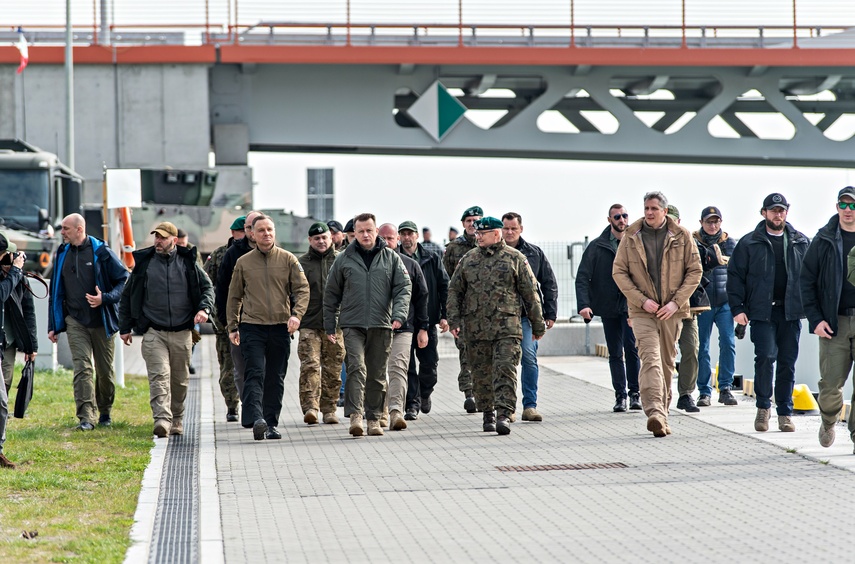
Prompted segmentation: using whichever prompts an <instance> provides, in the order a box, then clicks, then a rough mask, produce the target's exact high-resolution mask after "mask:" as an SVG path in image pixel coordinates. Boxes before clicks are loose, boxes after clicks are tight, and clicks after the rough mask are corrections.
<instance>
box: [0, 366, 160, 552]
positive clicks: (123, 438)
mask: <svg viewBox="0 0 855 564" xmlns="http://www.w3.org/2000/svg"><path fill="white" fill-rule="evenodd" d="M20 372H21V366H20V365H18V366H17V367H16V371H15V380H14V382H13V383H12V389H11V390H10V391H9V395H10V396H11V397H10V399H9V403H10V405H9V425H8V428H7V432H6V444H5V446H4V449H3V451H4V453H5V454H6V456H7V457H8V458H9V459H10V460H11V461H12V462H15V463H16V464H17V465H18V468H17V469H15V470H8V469H3V468H0V562H15V563H18V562H22V563H23V562H92V563H96V562H97V563H108V562H122V560H123V559H124V556H125V551H126V550H127V548H128V546H129V545H130V538H129V535H130V530H131V525H132V524H133V518H134V511H136V506H137V498H138V497H139V493H140V485H141V481H142V476H143V472H144V471H145V468H146V466H147V465H148V463H149V460H150V456H149V452H150V450H151V448H152V419H151V409H150V408H149V403H148V380H147V379H146V378H145V377H139V376H126V377H125V388H119V387H117V388H116V401H115V404H114V406H113V412H112V418H113V425H112V427H98V426H96V427H95V430H94V431H88V432H82V431H77V430H75V427H76V425H77V418H76V416H75V404H74V393H73V388H72V374H71V372H69V371H68V370H57V371H56V372H41V371H40V372H36V377H35V391H34V393H33V399H32V401H31V402H30V407H29V409H28V410H27V416H26V417H25V418H24V419H14V418H12V416H11V414H12V405H13V404H14V401H15V400H14V397H15V393H16V391H17V389H16V386H17V384H18V378H19V376H20ZM24 531H37V532H38V536H37V537H36V538H34V539H31V540H28V539H24V538H22V533H23V532H24Z"/></svg>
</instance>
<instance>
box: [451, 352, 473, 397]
mask: <svg viewBox="0 0 855 564" xmlns="http://www.w3.org/2000/svg"><path fill="white" fill-rule="evenodd" d="M454 345H455V346H456V347H457V356H458V358H459V359H460V373H459V374H458V375H457V389H458V390H460V391H461V392H464V393H466V394H467V395H468V393H469V392H471V391H472V372H471V371H470V370H469V364H470V363H469V358H468V355H467V354H466V345H465V344H464V343H463V339H458V338H455V339H454Z"/></svg>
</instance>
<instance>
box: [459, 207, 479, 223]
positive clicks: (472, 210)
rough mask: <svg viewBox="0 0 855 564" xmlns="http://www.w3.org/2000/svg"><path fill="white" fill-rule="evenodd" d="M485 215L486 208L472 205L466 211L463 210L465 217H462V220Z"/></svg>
mask: <svg viewBox="0 0 855 564" xmlns="http://www.w3.org/2000/svg"><path fill="white" fill-rule="evenodd" d="M483 215H484V210H482V209H481V206H472V207H471V208H469V209H468V210H466V211H465V212H463V217H461V218H460V221H463V220H465V219H466V218H467V217H473V216H478V217H482V216H483Z"/></svg>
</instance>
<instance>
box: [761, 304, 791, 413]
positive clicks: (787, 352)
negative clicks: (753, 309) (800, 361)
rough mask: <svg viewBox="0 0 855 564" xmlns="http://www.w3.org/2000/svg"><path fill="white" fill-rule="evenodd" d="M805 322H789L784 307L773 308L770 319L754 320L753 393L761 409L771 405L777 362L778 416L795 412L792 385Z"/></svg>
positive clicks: (776, 390) (776, 400)
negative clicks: (800, 336)
mask: <svg viewBox="0 0 855 564" xmlns="http://www.w3.org/2000/svg"><path fill="white" fill-rule="evenodd" d="M801 330H802V322H801V321H799V320H795V321H787V320H786V318H785V317H784V308H782V307H773V308H772V318H771V320H769V321H752V322H751V342H752V343H754V393H755V394H756V395H757V402H756V406H757V408H758V409H769V408H771V407H772V365H773V364H775V365H776V366H775V403H776V404H777V409H776V411H777V412H778V415H792V414H793V386H794V385H795V382H796V359H797V358H798V357H799V334H800V333H801Z"/></svg>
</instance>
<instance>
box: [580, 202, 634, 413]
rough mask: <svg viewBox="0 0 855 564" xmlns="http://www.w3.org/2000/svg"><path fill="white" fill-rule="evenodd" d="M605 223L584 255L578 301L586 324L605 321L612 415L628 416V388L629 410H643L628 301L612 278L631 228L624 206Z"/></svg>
mask: <svg viewBox="0 0 855 564" xmlns="http://www.w3.org/2000/svg"><path fill="white" fill-rule="evenodd" d="M606 220H607V221H608V222H609V226H608V227H606V228H605V229H604V230H603V232H602V233H601V234H600V236H599V237H597V238H596V239H594V240H593V241H591V243H590V244H589V245H588V247H587V248H586V249H585V252H584V253H582V261H581V262H580V263H579V270H578V272H577V274H576V301H577V303H578V307H579V315H581V316H582V317H583V318H585V320H586V321H590V320H591V318H592V317H593V316H595V315H599V316H600V318H601V319H602V321H603V333H604V334H605V337H606V346H607V347H608V349H609V371H610V372H611V375H612V387H613V388H614V390H615V405H614V407H613V408H612V411H615V412H625V411H626V401H627V387H629V408H630V409H636V410H638V409H641V396H640V395H639V391H638V370H639V360H638V350H637V349H636V348H635V334H634V333H633V332H632V328H631V327H629V325H628V324H627V319H628V313H627V307H626V298H625V297H624V295H623V294H622V293H621V291H620V290H619V289H618V287H617V284H615V281H614V278H612V265H613V263H614V261H615V253H616V252H617V248H618V244H619V243H620V240H621V238H623V234H624V232H625V231H626V227H627V225H629V214H628V213H626V209H625V208H624V207H623V206H622V205H620V204H614V205H612V207H611V208H609V215H608V217H607V218H606ZM624 363H626V365H625V366H624Z"/></svg>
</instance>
